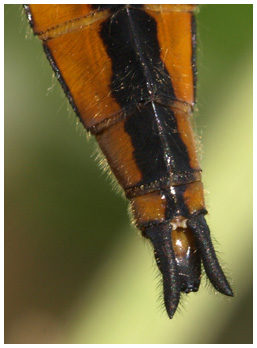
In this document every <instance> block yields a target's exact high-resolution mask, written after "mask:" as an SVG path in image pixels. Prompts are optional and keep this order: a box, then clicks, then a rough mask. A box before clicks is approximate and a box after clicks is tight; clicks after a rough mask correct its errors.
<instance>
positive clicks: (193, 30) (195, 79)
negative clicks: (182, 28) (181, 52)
mask: <svg viewBox="0 0 257 348" xmlns="http://www.w3.org/2000/svg"><path fill="white" fill-rule="evenodd" d="M191 32H192V58H191V64H192V68H193V83H194V102H195V101H196V83H197V68H196V20H195V16H194V15H192V20H191Z"/></svg>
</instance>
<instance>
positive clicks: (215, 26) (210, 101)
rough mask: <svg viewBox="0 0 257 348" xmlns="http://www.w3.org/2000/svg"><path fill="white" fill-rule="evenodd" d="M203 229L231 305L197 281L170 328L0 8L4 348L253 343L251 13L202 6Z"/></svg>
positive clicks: (13, 20) (56, 90)
mask: <svg viewBox="0 0 257 348" xmlns="http://www.w3.org/2000/svg"><path fill="white" fill-rule="evenodd" d="M197 24H198V72H199V73H198V91H197V96H198V104H197V106H198V111H196V113H195V123H196V132H197V134H198V136H199V138H200V139H201V143H202V150H201V151H200V152H201V153H202V156H201V157H202V159H201V165H202V168H203V181H204V185H205V189H206V203H207V207H208V209H209V215H208V223H209V225H210V227H211V231H212V235H213V236H214V238H215V239H216V241H217V242H216V243H215V244H216V248H217V249H218V251H219V256H220V259H221V260H222V264H223V266H224V268H225V270H226V273H227V274H228V276H229V278H230V279H231V281H232V285H233V289H234V290H235V295H236V296H235V298H233V299H228V298H225V297H224V296H222V295H220V294H216V292H215V291H214V290H213V289H212V288H211V286H209V285H208V286H205V285H204V284H205V283H206V282H204V281H203V282H202V286H201V289H200V291H199V292H198V293H195V294H190V295H188V296H184V300H183V301H182V306H181V307H180V310H179V312H178V313H177V314H176V316H175V318H174V319H173V320H169V319H168V318H167V316H166V313H165V311H164V309H163V306H162V301H161V299H159V297H160V295H161V291H162V290H161V286H160V284H159V278H158V276H157V271H156V268H155V262H154V260H153V255H152V252H151V249H150V247H149V246H148V244H147V242H146V241H145V240H143V239H142V238H141V237H140V236H139V234H138V232H137V231H136V229H134V228H133V227H131V226H130V222H129V217H128V215H127V202H126V201H125V199H124V198H122V197H121V196H120V195H119V194H115V192H114V190H112V187H111V185H110V184H109V183H108V179H107V177H106V175H105V174H102V172H101V170H100V169H99V166H98V164H97V163H96V161H95V156H94V155H92V154H93V153H94V150H95V143H94V139H91V140H90V141H89V142H88V141H86V134H85V132H84V131H83V129H82V126H80V125H77V123H76V118H75V116H74V115H73V112H72V110H71V108H70V107H68V103H67V101H66V99H65V97H64V95H63V93H62V91H61V88H60V87H59V85H58V82H57V81H56V79H55V78H54V79H53V77H52V76H53V73H52V70H51V68H50V65H49V63H48V62H47V60H46V58H45V56H44V54H43V51H42V47H41V43H40V42H39V40H38V39H36V38H34V37H33V35H32V33H31V30H30V29H29V28H28V25H27V23H26V19H25V16H24V14H23V12H22V8H21V6H20V5H5V342H6V343H198V344H200V343H251V342H252V101H253V97H252V5H201V6H200V11H199V13H198V14H197Z"/></svg>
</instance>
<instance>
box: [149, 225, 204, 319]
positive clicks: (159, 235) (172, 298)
mask: <svg viewBox="0 0 257 348" xmlns="http://www.w3.org/2000/svg"><path fill="white" fill-rule="evenodd" d="M144 234H145V236H146V237H147V238H149V239H150V240H151V242H152V244H153V247H154V254H155V258H156V262H157V265H158V267H159V269H160V271H161V273H162V276H163V294H164V303H165V307H166V310H167V313H168V316H169V318H170V319H171V318H172V317H173V316H174V314H175V312H176V310H177V307H178V304H179V300H180V293H181V292H185V293H189V292H191V291H197V290H198V288H199V285H200V278H201V260H200V256H199V253H198V251H197V250H196V246H195V243H194V236H193V235H192V233H191V232H190V231H189V230H188V229H186V228H177V229H176V230H174V231H172V224H171V223H166V224H165V223H164V224H158V225H153V226H151V227H147V228H146V229H145V232H144Z"/></svg>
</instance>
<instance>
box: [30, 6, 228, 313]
mask: <svg viewBox="0 0 257 348" xmlns="http://www.w3.org/2000/svg"><path fill="white" fill-rule="evenodd" d="M24 7H25V11H26V13H27V16H28V19H29V22H30V24H31V27H32V28H33V31H34V33H35V34H36V35H38V37H39V38H40V39H41V40H42V42H43V47H44V50H45V53H46V55H47V58H48V60H49V61H50V64H51V66H52V68H53V69H54V71H55V74H56V76H57V78H58V80H59V81H60V83H61V85H62V87H63V89H64V91H65V93H66V95H67V97H68V99H69V102H70V103H71V105H72V107H73V109H74V111H75V112H76V114H77V115H78V117H79V119H80V120H81V122H82V123H83V125H84V126H85V128H86V129H87V130H88V131H89V132H91V133H92V134H94V135H95V136H96V139H97V141H98V144H99V146H100V148H101V150H102V152H103V154H104V155H105V156H106V159H107V161H108V164H109V166H110V168H111V170H112V172H113V173H114V175H115V177H116V178H117V180H118V182H119V184H120V185H121V186H122V188H123V189H124V191H125V194H126V196H127V198H128V199H129V200H130V204H131V208H132V212H133V215H134V219H135V222H136V225H137V226H138V228H139V229H140V230H141V231H142V234H143V236H144V237H146V238H148V239H150V241H151V242H152V244H153V247H154V254H155V258H156V261H157V265H158V267H159V269H160V271H161V273H162V276H163V286H164V302H165V306H166V309H167V313H168V315H169V317H170V318H172V317H173V315H174V313H175V311H176V309H177V306H178V303H179V299H180V293H181V292H185V293H189V292H191V291H198V288H199V285H200V280H201V264H203V266H204V269H205V271H206V273H207V276H208V277H209V279H210V281H211V282H212V284H213V286H214V287H215V288H216V289H217V290H218V291H220V292H221V293H223V294H225V295H228V296H233V292H232V290H231V288H230V286H229V284H228V282H227V280H226V278H225V275H224V273H223V271H222V269H221V267H220V265H219V262H218V260H217V257H216V254H215V251H214V248H213V245H212V241H211V238H210V231H209V228H208V226H207V224H206V221H205V218H204V215H205V214H206V213H207V211H206V209H205V204H204V196H203V185H202V183H201V169H200V166H199V163H198V159H197V155H196V149H195V142H194V135H193V131H192V127H191V124H190V116H191V114H192V111H193V107H194V102H195V85H196V66H195V64H196V59H195V48H196V28H195V18H194V14H193V11H194V9H195V5H25V6H24Z"/></svg>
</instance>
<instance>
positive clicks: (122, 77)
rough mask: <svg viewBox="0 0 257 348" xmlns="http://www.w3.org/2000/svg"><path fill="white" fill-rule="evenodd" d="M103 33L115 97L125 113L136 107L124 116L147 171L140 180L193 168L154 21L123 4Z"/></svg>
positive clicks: (140, 162) (138, 159)
mask: <svg viewBox="0 0 257 348" xmlns="http://www.w3.org/2000/svg"><path fill="white" fill-rule="evenodd" d="M100 35H101V37H102V39H103V42H104V44H105V46H106V51H107V53H108V55H109V57H110V58H111V61H112V70H113V76H112V82H111V86H110V88H111V91H112V96H113V97H114V98H115V100H116V101H117V102H118V103H119V105H120V106H121V107H122V109H123V110H124V112H126V111H127V110H128V109H129V108H131V107H132V109H133V110H134V111H133V112H131V111H130V113H129V116H127V118H126V122H125V131H126V132H127V133H128V134H129V135H130V137H131V141H132V145H133V147H134V158H135V160H136V163H137V165H138V167H139V168H140V170H141V172H142V174H143V175H142V176H143V179H142V181H141V182H140V183H138V184H139V185H140V184H141V185H143V184H147V183H150V182H152V181H155V180H158V179H159V178H162V177H164V176H169V175H170V173H173V174H177V173H179V174H180V175H181V173H185V174H186V175H188V173H190V172H194V170H193V169H192V168H191V167H190V160H189V155H188V151H187V148H186V146H185V144H184V142H183V141H182V139H181V137H180V134H179V132H178V127H177V121H176V118H175V115H174V113H173V111H172V110H171V109H170V107H169V106H168V105H169V104H170V102H171V100H174V99H176V96H175V94H174V90H173V87H172V82H171V77H170V76H169V74H168V72H167V70H166V68H165V65H164V63H163V62H162V61H161V58H160V47H159V43H158V39H157V23H156V22H155V20H154V19H153V18H152V17H151V16H150V15H148V14H147V13H145V12H144V11H142V10H137V9H133V8H129V7H125V8H124V9H122V10H121V11H119V12H118V13H116V14H115V15H114V16H113V17H112V18H110V19H108V20H106V21H105V22H104V23H103V24H102V28H101V32H100ZM156 100H158V102H156ZM160 100H161V101H162V102H161V103H160V102H159V101H160ZM163 104H164V105H166V106H164V105H163ZM182 177H183V174H182Z"/></svg>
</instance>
